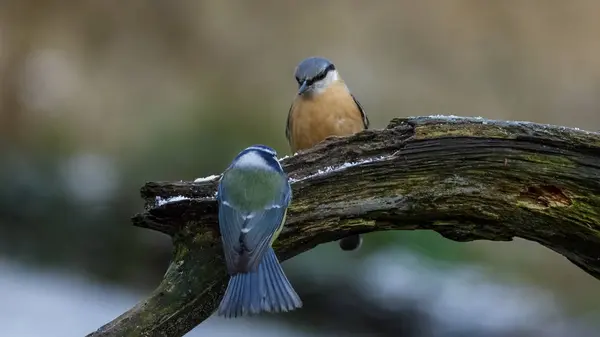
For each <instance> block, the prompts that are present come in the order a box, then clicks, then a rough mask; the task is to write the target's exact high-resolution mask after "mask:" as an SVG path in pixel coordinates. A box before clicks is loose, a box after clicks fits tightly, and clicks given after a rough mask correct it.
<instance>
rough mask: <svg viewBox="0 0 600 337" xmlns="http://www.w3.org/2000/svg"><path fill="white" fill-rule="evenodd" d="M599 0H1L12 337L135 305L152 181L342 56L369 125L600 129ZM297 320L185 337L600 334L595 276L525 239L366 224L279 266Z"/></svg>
mask: <svg viewBox="0 0 600 337" xmlns="http://www.w3.org/2000/svg"><path fill="white" fill-rule="evenodd" d="M599 12H600V2H597V1H592V0H590V1H585V0H581V1H569V2H567V1H559V0H546V1H517V0H511V1H475V0H473V1H444V2H443V1H436V0H429V1H424V0H422V1H400V0H398V1H377V2H366V1H357V0H353V1H349V0H330V1H328V2H320V1H311V0H304V1H283V2H271V1H263V0H255V1H252V2H244V1H233V0H220V1H185V0H181V1H160V0H156V1H121V2H116V1H72V0H67V1H57V0H43V1H42V0H5V1H2V2H0V160H1V165H0V297H1V298H2V301H0V335H2V336H20V337H30V336H31V337H33V336H35V337H37V336H44V337H50V336H57V337H58V336H60V337H70V336H84V335H85V334H87V333H89V332H91V331H93V330H95V329H96V328H98V327H100V326H101V325H103V324H104V323H106V322H108V321H110V320H112V319H113V318H115V317H116V316H118V315H119V314H121V313H122V312H124V311H125V310H127V309H129V308H130V307H131V306H133V305H134V304H135V303H136V302H137V301H139V300H141V299H142V298H144V296H145V295H146V294H148V293H149V291H151V290H152V289H153V288H154V287H155V286H156V285H157V284H158V283H159V281H160V279H161V278H162V275H163V273H164V271H165V270H166V267H167V264H168V261H169V258H170V253H171V245H170V240H169V238H168V237H167V236H165V235H161V234H159V233H155V232H152V231H149V230H145V229H140V228H134V227H133V226H131V224H130V217H131V216H132V215H134V214H135V213H136V212H140V211H142V206H143V204H142V200H141V199H140V197H139V188H140V187H141V186H142V185H143V184H144V183H145V182H146V181H151V180H193V179H194V178H197V177H202V176H206V175H210V174H215V173H219V172H221V171H222V170H223V169H224V168H225V167H226V166H227V165H228V164H229V162H230V160H231V159H232V158H233V157H234V156H235V155H236V154H237V153H238V151H240V150H241V149H242V148H244V147H246V146H248V145H250V144H254V143H265V144H269V145H271V146H273V147H274V148H276V149H277V150H278V152H279V153H280V155H281V156H283V155H286V154H289V151H288V148H287V143H286V140H285V137H284V128H285V120H286V115H287V112H288V108H289V104H290V102H291V100H292V98H293V96H294V94H295V90H296V84H295V81H294V78H293V72H294V68H295V66H296V64H297V63H298V62H299V61H300V60H302V59H303V58H305V57H307V56H313V55H320V56H325V57H328V58H330V59H331V60H332V61H334V62H335V63H336V65H337V67H338V69H339V70H340V72H341V74H342V76H343V77H344V79H345V80H346V81H347V83H348V85H349V87H350V88H351V89H352V90H353V93H354V94H355V95H356V96H357V98H358V99H359V100H360V102H361V103H362V104H363V106H364V107H365V109H366V111H367V113H368V114H369V116H370V119H371V122H372V126H373V128H382V127H385V126H386V124H387V122H388V121H389V120H390V119H391V118H393V117H396V116H415V115H430V114H453V115H460V116H483V117H487V118H495V119H509V120H528V121H533V122H541V123H551V124H560V125H566V126H573V127H580V128H584V129H587V130H598V129H600V113H599V111H598V107H599V106H600V35H599V34H600V33H599V32H600V20H598V13H599ZM284 268H285V270H286V272H287V274H288V276H289V278H290V279H291V282H292V283H293V284H294V286H295V288H296V289H297V290H298V292H299V293H300V295H301V296H302V298H303V300H304V303H305V306H304V309H303V310H300V311H297V312H294V313H290V314H285V315H277V316H262V317H260V318H256V319H240V320H236V321H224V320H222V319H219V318H214V317H213V318H211V319H209V320H208V321H206V322H205V323H203V324H201V325H200V326H198V327H197V328H196V329H194V330H193V331H191V332H190V333H189V334H188V335H187V336H191V337H193V336H246V337H250V336H261V337H265V336H283V337H296V336H298V337H302V336H405V337H454V336H467V337H470V336H473V337H475V336H483V337H488V336H490V337H492V336H494V337H495V336H510V337H513V336H514V337H534V336H535V337H538V336H539V337H549V336H550V337H554V336H557V337H558V336H560V337H562V336H568V335H572V336H577V337H588V336H598V335H599V333H598V331H599V329H600V282H598V280H595V279H593V278H592V277H591V276H589V275H587V274H585V273H584V272H582V271H581V270H579V269H578V268H576V267H575V266H573V265H572V264H570V263H569V262H567V260H566V259H565V258H563V257H562V256H560V255H557V254H555V253H554V252H551V251H550V250H548V249H546V248H544V247H542V246H540V245H538V244H533V243H530V242H525V241H522V240H516V241H514V242H508V243H490V242H473V243H460V244H459V243H454V242H451V241H449V240H446V239H443V238H441V237H440V236H439V235H438V234H435V233H429V232H385V233H375V234H371V235H367V236H365V245H364V246H363V249H362V250H361V251H360V252H358V253H342V252H340V251H339V249H338V246H337V243H330V244H326V245H322V246H319V247H317V248H316V249H314V250H312V251H310V252H307V253H306V254H303V255H301V256H298V257H297V258H295V259H292V260H289V261H287V262H285V263H284Z"/></svg>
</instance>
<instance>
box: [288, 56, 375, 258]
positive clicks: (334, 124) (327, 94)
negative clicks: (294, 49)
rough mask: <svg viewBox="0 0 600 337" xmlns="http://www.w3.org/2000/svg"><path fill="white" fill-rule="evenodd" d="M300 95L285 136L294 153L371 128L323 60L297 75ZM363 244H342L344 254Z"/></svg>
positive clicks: (356, 239)
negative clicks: (326, 140) (345, 251)
mask: <svg viewBox="0 0 600 337" xmlns="http://www.w3.org/2000/svg"><path fill="white" fill-rule="evenodd" d="M295 77H296V82H298V93H297V95H296V97H295V98H294V101H293V102H292V106H291V107H290V110H289V112H288V117H287V125H286V129H285V136H286V138H287V140H288V143H289V145H290V148H291V151H292V153H296V152H298V151H302V150H305V149H308V148H311V147H313V146H315V145H317V144H318V143H320V142H322V141H323V140H325V138H328V137H332V136H337V137H340V136H349V135H352V134H355V133H357V132H360V131H362V130H365V129H367V128H368V127H369V118H368V117H367V115H366V114H365V111H364V110H363V108H362V106H361V105H360V103H359V102H358V100H356V98H355V97H354V95H352V93H350V90H349V89H348V87H347V86H346V83H345V82H344V81H343V80H342V78H341V77H340V74H339V73H338V71H337V70H336V68H335V65H334V64H333V63H332V62H331V61H329V60H328V59H326V58H323V57H309V58H307V59H304V60H303V61H302V62H300V63H299V64H298V66H297V67H296V71H295ZM361 244H362V238H361V236H360V235H352V236H348V237H345V238H343V239H341V240H340V241H339V245H340V247H341V248H342V249H343V250H355V249H358V248H359V247H360V246H361Z"/></svg>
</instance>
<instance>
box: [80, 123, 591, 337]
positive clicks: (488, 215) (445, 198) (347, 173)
mask: <svg viewBox="0 0 600 337" xmlns="http://www.w3.org/2000/svg"><path fill="white" fill-rule="evenodd" d="M281 163H282V165H283V168H284V170H285V171H286V172H287V173H288V175H289V177H290V179H291V181H292V188H293V200H292V204H291V205H290V208H289V211H288V217H287V219H288V220H287V222H286V227H285V229H284V231H283V232H282V234H281V235H280V238H279V239H278V241H277V242H276V243H275V250H276V252H277V254H278V256H279V258H280V260H282V261H283V260H286V259H289V258H291V257H293V256H295V255H297V254H300V253H302V252H304V251H307V250H309V249H311V248H313V247H315V246H317V245H319V244H321V243H325V242H329V241H334V240H338V239H340V238H342V237H344V236H346V235H348V234H351V233H368V232H373V231H383V230H414V229H428V230H433V231H436V232H438V233H439V234H441V235H442V236H444V237H446V238H448V239H451V240H454V241H460V242H466V241H472V240H481V239H483V240H493V241H510V240H512V238H513V237H520V238H523V239H526V240H529V241H534V242H538V243H540V244H542V245H544V246H546V247H548V248H550V249H552V250H554V251H556V252H558V253H559V254H562V255H563V256H565V257H566V258H567V259H569V260H570V261H571V262H573V263H574V264H576V265H577V266H579V267H580V268H582V269H583V270H585V271H586V272H587V273H589V274H590V275H592V276H593V277H596V278H600V133H593V132H587V131H583V130H579V129H574V128H566V127H560V126H551V125H542V124H534V123H527V122H505V121H492V120H486V119H482V118H460V117H445V116H431V117H415V118H399V119H394V120H392V121H391V122H390V124H389V125H388V127H387V128H385V129H383V130H366V131H363V132H360V133H358V134H356V135H354V136H351V137H342V138H331V139H328V140H326V141H324V142H322V143H320V144H319V145H317V146H315V147H314V148H312V149H310V150H308V151H305V152H302V153H300V154H297V155H295V156H292V157H289V158H285V159H283V160H281ZM217 184H218V177H215V178H213V179H210V180H207V181H202V182H197V183H194V182H177V183H172V182H150V183H147V184H146V185H145V186H144V187H143V188H142V192H141V194H142V197H143V198H144V199H145V201H146V211H145V212H143V213H141V214H137V215H136V216H134V217H133V223H134V225H135V226H139V227H145V228H150V229H154V230H157V231H160V232H163V233H165V234H168V235H170V236H171V237H172V238H173V244H174V253H173V258H172V261H171V264H170V266H169V268H168V270H167V272H166V274H165V276H164V279H163V281H162V283H161V284H160V285H159V286H158V288H157V289H156V290H155V291H154V292H153V293H152V294H151V295H150V296H149V297H148V299H146V300H144V301H142V302H141V303H139V304H137V305H136V306H135V307H134V308H132V309H130V310H129V311H127V312H126V313H124V314H122V315H121V316H119V317H118V318H116V319H115V320H114V321H112V322H110V323H108V324H106V325H105V326H103V327H101V328H100V329H99V330H98V331H96V332H93V333H91V334H90V335H88V336H169V337H173V336H183V335H184V334H185V333H186V332H188V331H190V330H191V329H192V328H194V327H195V326H196V325H198V324H199V323H200V322H202V321H203V320H205V319H206V318H208V317H209V316H210V315H211V314H212V313H213V311H214V310H215V308H216V306H217V305H218V301H219V300H220V298H221V296H222V294H223V292H224V290H225V286H226V284H227V279H228V278H227V274H226V272H225V264H224V261H223V255H222V251H221V244H220V238H219V231H218V222H217V204H216V201H215V199H214V196H215V192H216V187H217ZM177 196H182V197H184V198H187V199H183V200H179V201H173V202H167V203H164V204H162V205H158V204H157V201H158V200H166V199H168V198H171V197H177ZM179 199H182V198H179ZM367 240H368V238H367ZM304 310H310V309H309V308H305V309H304Z"/></svg>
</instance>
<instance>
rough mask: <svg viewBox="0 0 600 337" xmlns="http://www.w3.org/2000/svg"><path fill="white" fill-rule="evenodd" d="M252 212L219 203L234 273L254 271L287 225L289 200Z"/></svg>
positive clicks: (229, 267)
mask: <svg viewBox="0 0 600 337" xmlns="http://www.w3.org/2000/svg"><path fill="white" fill-rule="evenodd" d="M282 201H284V202H281V203H274V204H273V205H272V207H268V208H266V209H263V210H260V211H255V212H252V213H250V214H247V213H245V212H242V211H240V210H238V209H236V208H235V207H233V206H231V205H229V204H228V203H225V202H221V201H220V202H219V229H220V231H221V237H222V241H223V250H224V252H225V260H226V263H227V270H228V271H229V273H230V274H235V273H239V272H248V271H254V270H256V268H257V267H258V265H259V264H260V262H261V261H262V257H263V255H264V253H265V252H266V249H267V248H268V247H269V246H270V245H271V241H272V239H273V237H274V235H275V234H278V232H279V230H281V227H283V219H284V217H285V213H286V210H287V202H285V198H284V200H282Z"/></svg>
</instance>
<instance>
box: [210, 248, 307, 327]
mask: <svg viewBox="0 0 600 337" xmlns="http://www.w3.org/2000/svg"><path fill="white" fill-rule="evenodd" d="M301 307H302V300H300V297H299V296H298V294H297V293H296V291H295V290H294V288H292V285H291V284H290V281H288V279H287V277H286V276H285V274H284V273H283V269H282V268H281V264H279V260H277V256H276V255H275V251H273V248H271V247H269V248H268V249H267V251H266V252H265V255H264V257H263V260H262V261H261V263H260V264H259V265H258V270H257V271H256V272H252V273H245V274H241V273H240V274H236V275H234V276H232V277H231V278H230V279H229V284H228V285H227V290H225V295H224V296H223V299H222V300H221V304H220V305H219V309H218V315H219V316H224V317H226V318H234V317H240V316H245V315H254V314H258V313H261V312H263V311H266V312H286V311H292V310H294V309H297V308H301Z"/></svg>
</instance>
